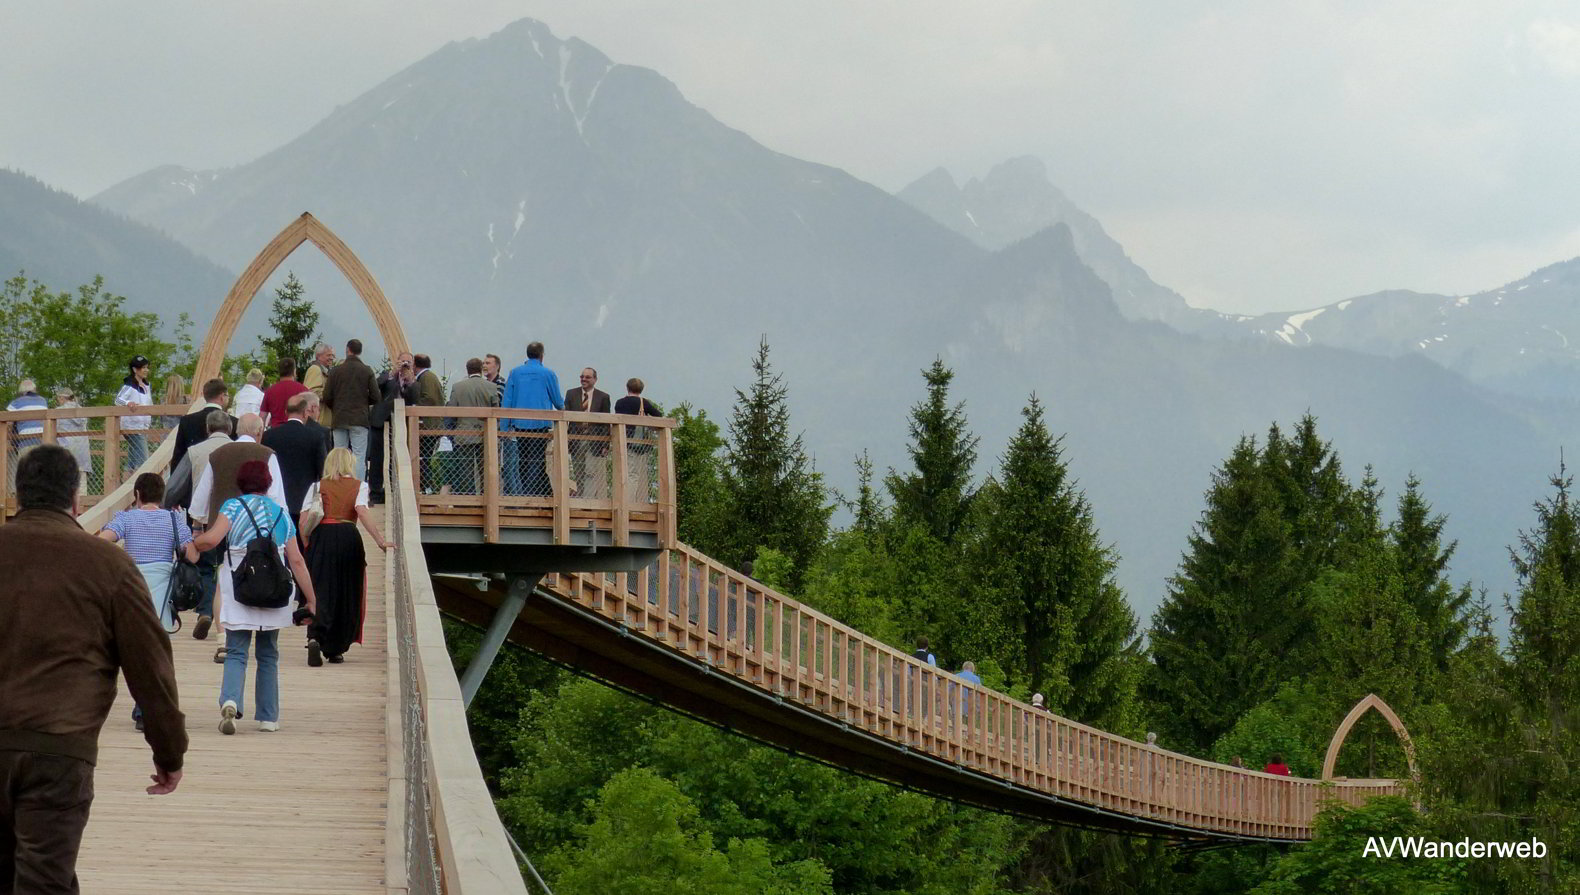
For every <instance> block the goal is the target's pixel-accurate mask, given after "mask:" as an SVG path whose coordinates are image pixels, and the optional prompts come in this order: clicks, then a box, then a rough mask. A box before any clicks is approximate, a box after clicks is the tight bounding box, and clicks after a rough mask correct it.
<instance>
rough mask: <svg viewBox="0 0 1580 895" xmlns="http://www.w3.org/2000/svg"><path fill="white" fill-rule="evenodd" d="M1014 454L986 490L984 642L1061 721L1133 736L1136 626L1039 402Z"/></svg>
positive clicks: (980, 558)
mask: <svg viewBox="0 0 1580 895" xmlns="http://www.w3.org/2000/svg"><path fill="white" fill-rule="evenodd" d="M1021 416H1022V417H1023V418H1024V422H1023V423H1022V424H1021V427H1020V429H1019V431H1018V432H1016V434H1015V436H1014V438H1013V439H1012V440H1011V441H1010V444H1009V447H1008V449H1007V450H1006V451H1005V454H1004V458H1003V462H1002V469H1001V473H1000V475H1001V481H997V482H994V483H992V484H991V485H990V486H988V487H985V488H984V489H983V490H982V492H981V493H982V495H983V496H982V500H983V501H984V506H983V512H982V514H981V518H982V520H983V522H982V526H983V528H982V537H981V541H980V544H979V546H978V549H977V562H976V564H975V573H976V577H977V580H978V581H980V582H981V583H982V592H981V594H979V595H977V596H975V597H974V598H973V599H972V600H971V603H972V605H974V606H976V607H978V611H980V612H982V614H983V617H982V618H981V622H980V623H979V624H978V625H976V626H974V627H975V628H977V629H978V630H979V631H981V632H982V635H983V636H984V638H998V637H1003V638H1006V640H1005V641H1004V642H1000V643H992V642H991V641H988V642H982V643H980V644H979V647H980V648H981V649H982V650H983V652H982V653H979V654H978V655H977V656H974V657H973V656H964V657H963V658H977V659H981V658H984V657H987V658H995V659H997V660H998V661H999V663H1000V664H1001V665H1002V666H1003V667H1004V668H1005V670H1006V672H1008V674H1009V676H1010V679H1011V682H1012V683H1014V684H1020V685H1022V686H1024V687H1025V688H1026V689H1028V690H1038V691H1041V692H1042V693H1043V694H1044V695H1045V696H1046V697H1047V701H1048V705H1049V706H1050V707H1051V708H1052V709H1053V710H1054V711H1056V712H1059V713H1061V714H1064V715H1066V716H1068V717H1072V718H1076V719H1079V720H1083V721H1090V722H1094V723H1096V722H1102V723H1105V724H1109V725H1113V726H1111V727H1109V728H1108V729H1114V728H1116V727H1117V728H1119V729H1126V728H1127V727H1129V726H1130V725H1131V724H1133V723H1134V720H1135V714H1134V709H1135V705H1134V703H1135V699H1134V695H1135V685H1136V681H1135V663H1134V661H1133V660H1134V657H1133V655H1131V654H1129V653H1128V652H1127V651H1128V650H1129V649H1130V648H1131V646H1132V644H1133V641H1134V639H1135V635H1136V630H1135V628H1136V622H1135V616H1134V615H1133V614H1132V613H1131V611H1130V607H1129V605H1128V604H1127V603H1126V602H1125V597H1124V594H1123V592H1121V591H1120V589H1119V586H1118V584H1116V583H1115V581H1114V566H1115V558H1114V554H1113V551H1112V550H1111V549H1110V548H1109V547H1107V546H1106V545H1104V544H1103V543H1102V542H1101V541H1100V540H1099V536H1098V532H1097V525H1096V522H1095V521H1094V520H1093V518H1092V511H1091V507H1090V506H1089V505H1088V503H1087V501H1086V496H1085V495H1084V494H1082V493H1081V492H1080V491H1079V490H1078V489H1077V488H1076V484H1075V482H1074V481H1073V480H1072V479H1071V477H1070V474H1069V469H1068V467H1067V466H1066V464H1065V462H1064V458H1063V456H1062V451H1061V448H1060V445H1059V442H1058V441H1057V440H1055V439H1054V438H1053V436H1052V435H1051V434H1050V433H1049V431H1048V427H1047V424H1046V423H1045V421H1044V419H1043V409H1042V404H1041V402H1039V401H1038V400H1037V398H1036V396H1035V395H1034V396H1032V398H1031V400H1030V401H1029V402H1028V403H1027V405H1026V407H1025V408H1024V409H1023V410H1022V411H1021Z"/></svg>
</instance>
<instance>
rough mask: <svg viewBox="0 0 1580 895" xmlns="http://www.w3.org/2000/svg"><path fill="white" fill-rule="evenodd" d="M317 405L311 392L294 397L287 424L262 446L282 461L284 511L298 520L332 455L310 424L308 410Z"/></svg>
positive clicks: (270, 433)
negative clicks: (304, 501)
mask: <svg viewBox="0 0 1580 895" xmlns="http://www.w3.org/2000/svg"><path fill="white" fill-rule="evenodd" d="M316 403H318V396H317V395H315V394H313V393H312V392H302V393H301V394H299V395H292V396H291V399H290V400H289V401H287V402H286V405H285V409H286V412H287V414H289V415H288V416H287V417H286V422H285V425H283V426H275V427H274V428H273V429H270V430H269V431H267V432H265V433H264V434H263V442H262V443H263V446H264V447H266V448H269V449H270V450H272V451H274V456H275V458H276V459H277V460H279V462H280V476H281V477H282V478H284V479H285V483H284V484H285V508H286V509H287V510H289V511H290V512H291V515H292V516H294V517H296V518H297V519H300V518H301V515H302V502H303V499H304V498H305V497H306V496H307V491H308V489H309V488H311V487H312V485H313V483H314V482H316V481H318V480H319V479H321V478H323V476H324V458H325V457H326V456H328V454H329V450H328V448H327V447H326V445H325V444H324V437H323V435H322V434H321V432H315V431H313V429H312V427H310V426H308V425H307V407H308V405H309V404H316ZM318 428H319V429H322V428H323V427H322V426H319V427H318Z"/></svg>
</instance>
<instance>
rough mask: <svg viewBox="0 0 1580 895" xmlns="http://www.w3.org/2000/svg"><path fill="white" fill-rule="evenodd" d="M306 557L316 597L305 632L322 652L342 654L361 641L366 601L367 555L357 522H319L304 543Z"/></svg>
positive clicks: (332, 654) (325, 653) (334, 654)
mask: <svg viewBox="0 0 1580 895" xmlns="http://www.w3.org/2000/svg"><path fill="white" fill-rule="evenodd" d="M306 560H307V572H308V574H310V575H311V576H312V578H313V592H314V594H316V595H317V597H318V611H317V612H316V613H315V618H314V620H313V623H312V624H311V625H309V626H308V628H307V636H309V637H311V638H313V639H314V640H317V641H318V645H319V647H320V648H321V649H322V650H323V651H324V655H326V656H338V655H341V654H342V653H344V652H345V651H346V650H347V649H349V648H350V647H351V644H353V643H361V642H362V618H363V614H364V611H365V609H366V604H367V599H366V597H367V581H368V575H367V571H368V565H367V555H366V554H365V553H364V552H363V550H362V535H361V534H360V533H359V532H358V531H357V526H356V523H355V522H329V521H328V520H325V521H324V522H322V523H320V524H319V525H318V527H317V528H315V529H314V530H313V536H312V539H311V540H310V541H309V543H308V545H307V556H306Z"/></svg>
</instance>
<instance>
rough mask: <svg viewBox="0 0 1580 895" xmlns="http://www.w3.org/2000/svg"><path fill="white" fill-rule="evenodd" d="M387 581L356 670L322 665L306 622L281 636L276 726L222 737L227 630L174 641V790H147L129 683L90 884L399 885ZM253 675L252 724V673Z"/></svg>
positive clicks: (94, 828)
mask: <svg viewBox="0 0 1580 895" xmlns="http://www.w3.org/2000/svg"><path fill="white" fill-rule="evenodd" d="M365 543H366V540H365ZM366 546H367V549H368V555H369V559H370V560H375V559H376V561H379V562H381V561H382V556H381V555H380V552H379V551H378V550H377V548H375V547H373V546H372V545H371V544H366ZM383 582H384V574H383V569H382V567H381V566H380V567H378V568H376V569H370V573H369V579H368V603H367V615H366V619H365V622H364V627H363V643H362V645H361V646H357V647H353V648H352V649H351V651H350V652H348V653H347V654H346V661H345V663H344V664H341V665H324V666H323V667H320V668H309V667H307V658H306V652H305V651H304V650H303V649H302V646H303V643H304V640H305V635H304V633H303V632H302V629H299V628H297V629H291V630H284V631H281V632H280V635H279V636H280V702H281V718H280V726H281V729H280V730H279V732H277V733H264V732H261V731H259V730H257V724H256V723H255V722H253V721H251V720H246V721H242V722H240V723H238V724H237V733H236V735H235V736H225V735H223V734H221V733H220V732H219V730H218V729H217V724H218V721H219V708H218V697H219V680H220V676H221V673H222V671H223V669H222V667H221V666H219V665H216V664H214V661H213V656H214V646H215V638H213V637H211V638H210V639H208V640H193V639H192V637H191V635H190V634H189V633H188V632H187V631H188V630H190V629H187V630H183V631H181V632H179V633H177V634H176V635H175V636H174V637H172V639H171V646H172V650H173V653H174V656H175V660H176V674H177V678H178V682H179V687H180V694H181V703H182V709H183V711H185V712H186V715H187V728H188V730H189V731H190V735H191V747H190V749H189V750H188V752H187V757H186V768H185V771H184V777H183V779H182V781H181V786H180V788H179V789H177V790H176V792H174V793H172V794H170V795H168V796H148V795H145V794H144V793H143V787H144V786H145V785H146V784H147V782H148V781H147V776H148V774H149V771H150V767H151V765H150V758H149V753H148V747H147V745H146V744H145V743H144V742H143V739H142V735H141V734H139V733H137V732H136V731H135V730H134V729H133V727H132V722H131V719H130V715H131V707H132V703H131V697H130V696H129V695H128V694H127V693H126V690H125V685H124V681H123V683H122V686H121V690H120V694H119V696H118V697H117V700H116V704H115V708H114V709H113V710H112V712H111V714H110V719H109V721H108V722H106V724H105V726H104V729H103V731H102V732H101V734H100V738H99V743H100V746H99V748H100V753H99V764H98V769H97V774H96V778H97V785H96V787H95V788H96V790H97V796H96V798H95V800H94V804H93V812H92V815H91V817H90V819H89V821H88V828H87V831H86V835H85V837H84V840H83V846H82V852H81V855H80V857H79V859H78V865H77V866H78V875H79V876H80V877H81V881H82V887H83V890H84V891H87V892H141V891H147V892H162V893H172V892H188V891H192V890H193V883H194V880H195V879H199V878H204V879H208V878H214V879H230V880H232V881H239V883H240V885H241V889H240V890H245V891H281V892H291V893H301V895H311V893H325V895H328V893H361V892H367V893H386V888H385V884H384V880H385V868H386V855H387V845H386V837H385V829H386V828H385V823H386V821H387V819H388V811H387V809H386V803H387V801H388V792H389V778H388V769H389V752H388V751H387V748H386V743H387V740H386V733H387V717H386V704H387V703H388V701H389V700H388V693H389V683H388V662H387V659H386V652H385V650H386V643H387V634H388V631H387V629H386V624H385V620H386V614H385V601H384V598H383V593H384V588H383ZM186 621H187V622H188V623H189V624H190V623H191V622H192V621H193V619H192V618H190V617H188V618H187V619H186ZM247 677H248V680H247V691H246V697H247V705H246V714H247V717H248V718H251V712H252V704H251V699H252V696H253V686H252V683H253V682H252V673H251V669H249V673H248V676H247ZM175 830H180V831H186V832H184V833H182V834H180V835H172V834H171V831H175ZM397 838H398V837H397ZM199 843H200V845H199ZM260 843H266V844H267V848H260V847H259V846H260ZM331 843H332V847H331V845H330V844H331ZM281 855H289V856H290V858H289V859H288V860H281V859H280V856H281ZM216 856H223V857H222V858H217V857H216ZM216 860H219V861H220V864H219V865H216V864H215V863H214V862H215V861H216ZM221 865H222V869H221V870H216V868H217V867H220V866H221ZM215 873H218V874H219V876H218V877H215V876H214V874H215ZM255 880H267V883H266V886H265V887H264V888H259V887H256V886H254V885H253V882H252V881H255ZM240 890H238V891H240ZM386 895H387V893H386Z"/></svg>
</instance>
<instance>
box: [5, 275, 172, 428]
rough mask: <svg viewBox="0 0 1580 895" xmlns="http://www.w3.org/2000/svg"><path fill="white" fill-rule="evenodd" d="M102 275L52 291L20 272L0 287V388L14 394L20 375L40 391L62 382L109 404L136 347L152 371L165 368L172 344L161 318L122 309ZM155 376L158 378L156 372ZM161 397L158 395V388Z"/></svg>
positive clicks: (83, 400) (84, 397) (83, 398)
mask: <svg viewBox="0 0 1580 895" xmlns="http://www.w3.org/2000/svg"><path fill="white" fill-rule="evenodd" d="M125 303H126V299H125V298H124V297H123V296H120V295H116V294H114V293H112V292H109V291H108V290H106V289H105V287H104V278H103V277H95V278H94V279H93V282H92V283H89V284H87V285H84V286H80V287H78V288H77V289H76V290H75V291H72V292H54V291H51V290H50V289H49V288H48V287H47V286H45V285H43V284H42V283H39V282H37V281H30V280H28V279H27V278H26V277H24V276H23V275H21V274H18V275H17V276H15V277H12V278H11V279H10V280H7V281H6V282H5V284H4V286H3V287H0V390H3V392H4V393H5V394H8V395H9V394H15V393H16V384H17V382H18V381H19V380H21V379H23V378H30V379H32V380H34V381H35V382H36V383H37V384H38V387H39V389H40V392H41V393H47V392H49V391H50V390H52V389H55V388H58V387H61V386H68V387H70V388H71V389H72V390H73V391H74V392H75V393H76V394H77V401H78V403H80V404H82V405H84V406H89V405H94V404H109V403H110V402H111V401H112V399H113V398H114V397H115V393H116V391H117V390H119V388H120V385H121V380H122V379H123V378H124V377H125V376H126V373H127V362H128V361H129V360H131V358H132V357H133V356H135V355H139V354H141V355H143V356H144V357H146V358H148V361H149V364H150V366H151V369H152V371H153V373H154V374H155V375H162V374H163V373H164V372H168V367H169V363H170V358H171V356H172V354H173V353H174V351H175V345H174V344H173V343H171V342H167V341H165V340H164V339H162V338H160V335H159V333H160V320H159V316H158V315H157V314H153V313H150V312H147V311H127V310H126V309H125V307H124V305H125ZM156 381H157V380H156ZM161 397H162V396H161Z"/></svg>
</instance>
